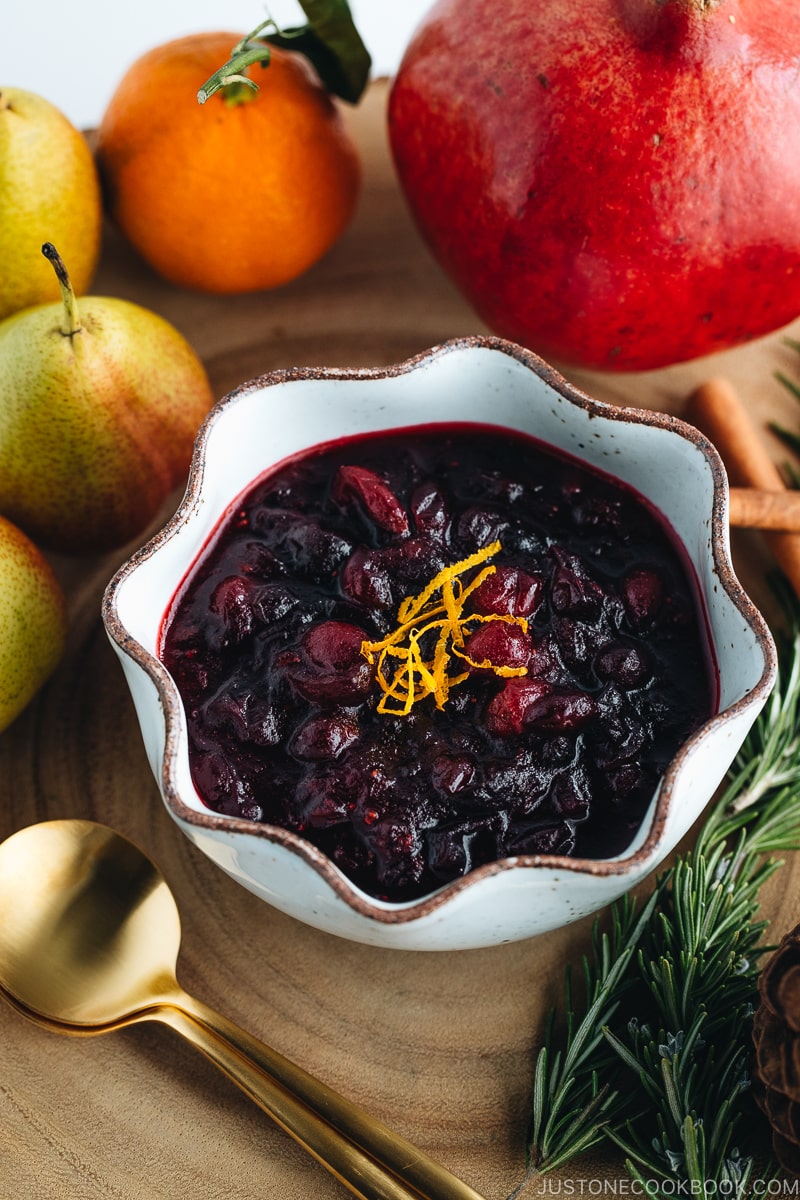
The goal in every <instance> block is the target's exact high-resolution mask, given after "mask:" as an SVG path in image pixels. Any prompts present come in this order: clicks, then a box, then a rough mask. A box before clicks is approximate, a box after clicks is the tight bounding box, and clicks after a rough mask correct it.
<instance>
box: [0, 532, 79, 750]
mask: <svg viewBox="0 0 800 1200" xmlns="http://www.w3.org/2000/svg"><path fill="white" fill-rule="evenodd" d="M66 629H67V617H66V606H65V604H64V596H63V593H62V591H61V587H60V585H59V583H58V580H57V579H56V577H55V575H54V574H53V571H52V568H51V567H50V564H49V563H48V562H47V560H46V558H45V557H44V556H43V555H42V553H41V551H40V550H39V549H38V548H37V547H36V546H35V545H34V544H33V542H32V541H30V539H29V538H27V537H25V535H24V533H22V532H21V530H19V529H17V527H16V526H15V525H12V524H11V522H10V521H6V520H5V518H4V517H0V729H5V728H6V727H7V726H8V725H10V724H11V722H12V721H13V720H14V718H15V717H17V716H18V715H19V713H21V712H22V710H23V708H25V706H26V705H27V703H28V702H29V701H30V700H32V699H33V697H34V696H35V694H36V692H38V690H39V688H40V687H41V686H42V684H43V683H44V682H45V680H46V679H47V678H48V677H49V676H50V674H51V673H52V672H53V671H54V670H55V668H56V666H57V665H58V662H59V660H60V658H61V654H62V652H63V649H64V637H65V634H66Z"/></svg>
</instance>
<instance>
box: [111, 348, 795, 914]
mask: <svg viewBox="0 0 800 1200" xmlns="http://www.w3.org/2000/svg"><path fill="white" fill-rule="evenodd" d="M465 349H466V350H468V349H483V350H495V351H499V352H500V353H502V354H505V355H507V356H509V357H510V358H513V359H515V360H516V361H517V362H519V363H521V364H522V365H523V366H525V367H527V368H528V369H529V370H530V371H531V372H533V374H534V375H536V376H538V377H539V378H540V379H541V380H543V381H544V382H545V383H547V384H548V385H549V386H550V387H551V388H552V389H553V390H554V391H555V392H556V393H557V394H558V395H560V396H561V397H562V398H563V399H564V400H566V401H567V402H568V403H570V404H572V405H574V406H576V407H579V408H582V409H584V410H585V411H586V412H588V413H589V414H592V415H597V416H602V417H604V418H606V419H610V420H614V421H620V422H621V423H623V424H638V425H649V426H654V427H656V428H659V429H666V430H669V431H671V432H673V433H676V434H678V435H679V436H680V437H682V438H684V439H685V440H686V441H689V442H691V443H692V444H693V445H694V446H695V447H696V448H697V449H698V450H699V451H700V452H701V453H702V455H703V456H704V458H705V459H706V461H707V463H708V465H709V468H710V470H711V474H712V479H713V505H712V514H711V552H712V558H713V563H714V570H715V572H716V574H717V577H718V579H719V582H720V585H721V587H722V589H723V590H724V592H725V593H726V594H727V595H728V598H729V599H730V600H731V602H732V603H733V605H734V606H735V608H736V609H737V610H738V612H739V613H740V614H741V616H742V618H743V619H744V621H745V622H746V624H747V625H749V627H750V629H751V631H752V633H753V635H754V637H755V640H756V642H757V644H758V646H759V647H760V649H761V652H762V654H763V657H764V670H763V672H762V674H761V678H760V679H759V681H758V683H757V684H756V686H755V687H754V688H753V689H752V690H751V691H750V692H749V693H748V694H747V695H746V696H744V697H742V698H741V699H740V700H738V701H737V702H736V703H735V704H733V705H731V706H730V707H729V708H727V709H725V710H724V712H721V713H717V714H715V715H714V716H713V717H711V718H710V719H709V720H708V721H706V722H705V724H704V725H702V726H701V728H700V729H698V730H697V731H696V732H695V733H694V734H693V735H692V736H691V737H690V738H689V739H688V740H687V742H685V743H684V745H683V746H682V747H681V749H680V750H679V751H678V753H677V754H676V755H675V757H674V758H673V759H672V761H671V763H670V765H669V767H668V768H667V770H666V772H665V773H664V776H663V778H662V782H661V787H660V790H659V793H658V799H657V802H656V806H655V811H654V813H653V818H652V821H651V824H650V828H649V831H648V833H647V836H646V838H645V840H644V841H643V842H642V844H641V845H640V846H639V848H638V850H636V851H635V853H633V854H631V855H629V856H628V857H627V858H618V859H613V860H603V859H599V860H594V859H584V858H572V857H569V856H565V855H550V856H548V855H519V856H516V857H514V858H506V859H499V860H498V861H496V862H492V863H486V864H485V865H483V866H481V867H477V868H476V869H475V870H473V871H471V872H470V873H469V874H468V875H465V876H463V877H461V878H459V879H457V880H454V881H453V882H452V883H450V884H447V885H446V886H445V887H443V888H441V889H440V890H439V891H436V892H433V893H432V894H430V895H428V896H424V897H422V899H420V900H417V901H412V902H410V903H408V902H407V903H402V904H389V903H384V902H382V901H374V900H372V899H371V898H370V897H369V896H367V895H366V894H365V893H363V892H361V891H359V890H358V889H356V888H355V887H354V885H353V884H351V883H350V881H349V880H348V879H347V878H346V877H345V876H344V875H343V874H342V873H341V872H340V871H339V870H338V868H337V867H335V866H334V864H333V863H332V862H331V861H330V859H329V858H327V856H326V855H325V854H323V853H322V852H321V851H320V850H318V849H317V848H316V847H315V846H312V845H311V844H310V843H309V842H307V841H305V840H304V839H303V838H301V837H299V836H298V835H297V834H294V833H291V832H289V831H288V830H285V829H281V828H279V827H278V826H274V825H266V824H253V823H252V822H250V821H245V820H243V819H241V818H237V817H226V816H221V815H220V814H217V813H214V812H212V811H210V810H209V811H208V812H207V813H205V812H203V813H198V812H196V811H195V810H194V809H192V808H189V807H188V806H187V805H186V804H185V803H184V802H183V800H182V799H181V797H180V795H178V793H177V790H176V788H175V786H174V783H173V775H174V771H173V764H174V762H175V761H176V759H177V756H178V753H179V740H180V738H179V728H180V725H179V721H178V719H177V716H176V713H177V711H179V710H180V706H181V701H180V698H179V696H178V692H177V688H176V686H175V684H174V682H173V681H172V678H171V677H170V676H169V674H168V673H167V671H166V669H165V668H164V666H163V664H162V663H161V662H160V661H159V660H158V659H156V658H154V657H153V656H152V655H151V654H149V653H148V652H147V651H146V650H145V649H144V647H142V646H141V644H140V643H139V642H138V641H137V640H136V639H135V638H133V637H132V636H131V635H130V634H129V633H128V631H127V629H126V628H125V627H124V625H123V624H122V622H121V620H120V618H119V615H118V612H117V604H116V595H117V590H118V589H119V588H120V587H121V585H122V584H123V583H124V581H125V580H126V578H127V577H128V576H129V575H130V574H131V573H132V572H133V571H135V570H136V568H137V567H138V566H139V565H140V564H141V563H142V562H144V561H145V560H146V559H148V558H150V557H151V556H152V555H153V554H155V553H156V551H158V550H159V549H160V547H161V546H162V545H163V544H164V543H165V542H166V541H167V540H169V539H170V538H171V537H172V536H173V535H174V534H175V533H176V531H177V530H178V529H179V527H180V526H181V525H182V524H183V522H184V519H185V518H186V517H187V516H188V514H189V513H191V512H192V511H193V510H194V509H195V507H196V505H197V502H198V497H199V495H200V490H201V486H202V480H203V471H204V461H205V450H206V445H207V443H208V439H209V437H210V435H211V432H212V430H213V428H214V426H215V424H216V422H217V421H218V420H219V418H220V416H221V414H222V413H223V412H224V410H225V409H226V408H227V407H228V405H230V404H232V403H233V402H234V401H236V400H237V399H238V398H239V397H241V396H242V395H245V394H247V393H249V392H252V391H256V390H261V389H264V388H268V387H271V386H273V385H275V384H279V383H286V382H288V381H290V380H295V379H296V380H322V379H336V380H348V379H352V380H380V379H388V378H393V377H396V376H399V375H405V374H408V373H410V372H412V371H415V370H417V369H418V368H419V367H420V366H422V365H423V364H426V363H429V362H430V361H432V360H433V359H435V358H438V357H440V356H442V355H445V354H449V353H451V352H452V351H454V350H465ZM727 520H728V485H727V476H726V474H725V470H724V467H723V464H722V460H721V459H720V457H719V454H718V453H717V451H716V449H715V448H714V446H713V445H712V444H711V443H710V442H709V441H708V439H707V438H706V437H705V436H704V435H703V434H701V433H700V432H699V431H698V430H697V429H695V428H694V427H693V426H691V425H688V424H686V422H684V421H682V420H680V419H679V418H678V417H674V416H672V415H670V414H668V413H661V412H651V411H649V410H645V409H636V408H616V407H615V406H613V405H609V404H605V403H603V402H602V401H599V400H594V399H592V398H591V397H590V396H588V395H586V394H585V393H584V392H582V391H580V390H579V389H578V388H576V387H574V386H573V385H572V384H570V383H568V382H567V380H566V379H564V378H563V377H562V376H561V375H560V374H559V372H558V371H556V370H555V369H554V368H553V367H551V366H549V365H548V364H547V363H546V362H544V361H543V360H542V359H541V358H539V356H538V355H536V354H534V353H533V352H532V351H530V350H526V349H524V348H523V347H521V346H517V345H515V344H514V343H512V342H507V341H504V340H503V339H501V338H492V337H472V336H470V337H461V338H454V339H452V340H450V341H447V342H444V343H442V344H440V345H438V346H433V347H431V348H430V349H429V350H426V351H424V352H422V353H421V354H417V355H415V356H413V357H412V358H408V359H405V360H404V361H403V362H400V363H396V364H393V365H390V366H386V367H376V368H369V367H368V368H354V369H340V368H322V367H309V368H302V367H292V368H287V369H283V370H278V371H273V372H270V373H269V374H266V375H262V376H259V377H258V378H256V379H252V380H249V381H248V382H246V383H244V384H242V385H241V386H240V387H238V388H235V389H234V390H233V391H232V392H229V393H228V394H227V395H226V396H225V397H223V399H221V400H220V401H219V402H218V403H217V404H216V405H215V406H214V408H213V409H212V410H211V412H210V413H209V415H208V417H207V418H206V420H205V422H204V423H203V426H202V428H201V429H200V432H199V434H198V437H197V442H196V445H195V451H194V455H193V458H192V464H191V468H190V472H189V479H188V484H187V488H186V492H185V494H184V497H183V500H182V501H181V504H180V506H179V508H178V510H177V511H176V513H175V515H174V516H173V517H172V518H171V519H170V521H169V522H168V523H167V524H166V525H165V526H164V528H163V529H162V530H160V531H159V532H158V533H157V534H156V535H155V536H154V537H153V538H152V539H151V540H150V541H149V542H148V543H147V544H146V545H145V546H143V547H142V548H141V549H140V550H139V551H138V552H136V553H135V554H134V555H133V556H132V557H131V558H130V559H128V561H127V562H126V563H124V564H123V565H122V566H121V567H120V569H119V570H118V571H117V573H116V574H115V576H114V577H113V579H112V580H111V581H110V583H109V584H108V587H107V588H106V591H105V595H104V597H103V605H102V616H103V621H104V623H105V627H106V629H107V631H108V634H109V636H110V637H111V638H112V639H113V641H114V642H115V643H116V644H117V645H118V646H119V647H120V649H121V650H122V651H123V652H124V653H125V654H127V655H128V656H129V657H130V658H131V659H132V660H133V661H134V662H136V663H138V665H139V666H140V667H141V668H142V669H143V670H144V671H145V672H146V673H147V675H149V676H150V678H151V679H152V680H153V682H154V684H155V686H156V688H157V691H158V695H159V698H160V700H161V703H162V705H163V709H164V716H165V725H166V739H165V747H164V762H163V769H162V790H163V794H164V797H165V800H166V803H167V804H168V806H169V807H170V809H171V810H172V812H173V813H174V814H175V815H176V816H177V817H178V818H180V819H181V820H182V821H185V822H187V823H188V824H190V825H195V826H199V827H201V828H204V829H207V830H209V831H225V832H226V833H233V834H242V835H244V836H247V837H255V838H262V839H266V840H267V841H270V842H272V843H274V844H277V845H280V846H284V847H285V848H286V849H288V850H290V851H292V852H293V853H294V854H297V855H299V856H300V857H301V858H302V859H304V860H305V861H306V862H307V863H308V864H309V865H310V866H311V867H313V869H314V870H315V871H317V872H318V874H319V875H321V876H322V878H323V879H324V880H325V881H326V882H327V883H328V884H329V885H330V887H331V888H332V890H333V891H334V892H335V893H336V895H337V896H338V897H339V898H340V899H341V900H343V901H344V902H345V904H347V905H348V907H350V908H352V909H354V910H355V911H356V912H357V913H359V914H360V915H361V916H364V917H367V918H370V919H371V920H374V921H377V922H379V923H381V924H384V925H393V924H403V923H408V922H411V921H416V920H419V919H420V918H422V917H426V916H429V915H430V914H431V913H433V912H434V911H436V910H437V909H440V908H442V907H443V906H445V905H447V904H448V903H450V901H452V900H453V899H454V898H455V897H456V896H457V895H459V893H461V892H463V891H465V890H466V889H467V888H473V887H475V886H476V885H477V884H479V883H480V882H481V881H482V880H485V879H488V878H489V877H491V876H493V875H498V874H500V873H501V872H504V871H511V870H518V869H519V868H546V869H548V870H559V871H570V872H573V873H575V874H582V875H590V876H594V877H596V878H600V877H613V876H623V875H627V874H633V875H636V874H637V868H638V867H640V866H646V864H647V863H648V862H649V861H650V860H651V858H653V856H654V855H655V853H656V851H657V849H658V846H659V844H660V842H661V839H662V836H663V832H664V826H665V823H666V818H667V813H668V811H669V807H670V802H671V799H672V793H673V789H674V786H675V780H676V777H677V776H678V774H679V773H680V771H681V770H682V768H683V765H684V763H685V762H686V760H687V758H688V757H689V755H690V754H691V752H692V750H693V748H694V747H695V746H696V745H697V743H698V742H700V741H702V739H703V738H704V737H705V736H706V735H707V734H708V733H709V732H711V731H712V730H715V729H716V728H718V727H719V726H721V725H725V724H726V723H728V722H729V721H731V720H733V719H734V718H735V717H736V716H737V715H738V714H739V712H740V711H742V710H743V709H745V708H748V707H750V706H751V705H752V704H753V703H754V702H758V701H762V702H763V701H765V700H766V698H767V696H768V695H769V692H770V691H771V689H772V686H773V684H774V681H775V678H776V672H777V656H776V651H775V645H774V642H773V640H772V636H771V634H770V631H769V628H768V626H767V624H766V621H765V620H764V618H763V617H762V615H761V613H760V612H759V611H758V609H757V608H756V607H755V605H754V604H753V603H752V601H751V600H750V598H749V596H748V595H747V594H746V593H745V591H744V589H743V588H742V586H741V584H740V583H739V581H738V579H737V577H736V575H735V573H734V570H733V565H732V563H731V561H730V558H729V554H728V549H727V536H726V533H727Z"/></svg>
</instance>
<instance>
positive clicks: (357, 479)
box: [333, 466, 408, 535]
mask: <svg viewBox="0 0 800 1200" xmlns="http://www.w3.org/2000/svg"><path fill="white" fill-rule="evenodd" d="M333 498H334V500H338V501H339V502H340V503H345V502H347V501H348V500H351V499H355V500H357V501H358V502H359V503H360V504H361V505H362V506H363V507H364V509H365V510H366V513H367V515H368V516H369V518H370V520H372V521H374V523H375V524H376V525H377V526H378V528H379V529H385V530H386V531H387V532H388V533H395V534H398V535H402V534H406V533H408V515H407V513H406V511H405V509H404V508H403V507H402V505H401V504H400V501H399V500H398V499H397V496H395V494H394V492H393V491H392V489H391V488H390V487H389V485H388V484H387V483H385V482H384V480H383V479H381V478H380V476H379V475H376V474H375V472H374V471H368V470H367V469H366V467H354V466H342V467H339V470H338V471H337V473H336V478H335V479H334V481H333Z"/></svg>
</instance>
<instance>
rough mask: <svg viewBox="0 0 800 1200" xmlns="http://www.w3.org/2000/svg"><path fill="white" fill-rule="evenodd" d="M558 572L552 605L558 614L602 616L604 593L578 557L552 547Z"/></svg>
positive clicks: (552, 582)
mask: <svg viewBox="0 0 800 1200" xmlns="http://www.w3.org/2000/svg"><path fill="white" fill-rule="evenodd" d="M550 554H551V555H552V557H553V559H554V560H555V564H556V565H555V569H554V571H553V574H552V576H551V577H550V602H551V604H552V605H553V608H554V609H555V610H556V612H557V613H568V614H569V615H570V616H574V617H583V618H587V617H588V618H592V617H596V616H597V615H598V613H599V612H600V606H601V605H602V602H603V596H604V592H603V589H602V587H601V586H600V584H599V583H598V582H597V580H596V579H593V578H592V577H591V575H590V574H589V573H588V571H587V570H586V566H585V564H584V563H583V562H582V560H581V559H580V558H579V557H578V555H577V554H571V553H570V552H569V551H567V550H565V549H563V547H561V546H551V547H550Z"/></svg>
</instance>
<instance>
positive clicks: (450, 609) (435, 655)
mask: <svg viewBox="0 0 800 1200" xmlns="http://www.w3.org/2000/svg"><path fill="white" fill-rule="evenodd" d="M500 549H501V546H500V542H492V543H491V545H489V546H485V547H484V548H483V549H482V550H478V551H477V552H476V553H475V554H471V555H470V556H469V558H465V559H462V560H461V562H457V563H454V564H453V566H451V567H445V568H444V569H443V570H441V571H440V572H439V573H438V575H435V576H434V577H433V579H432V580H431V581H430V583H429V584H428V585H427V587H425V588H424V589H423V590H422V591H421V592H420V594H419V595H418V596H407V597H406V598H405V599H404V600H403V601H402V603H401V604H400V607H399V608H398V610H397V628H396V629H394V630H392V632H391V633H390V634H388V635H387V636H386V637H385V638H383V639H382V640H381V641H378V642H366V641H365V642H362V643H361V653H362V654H363V655H364V657H365V658H366V659H367V661H368V662H369V663H371V664H372V665H374V666H375V676H376V679H377V680H378V683H379V685H380V687H381V690H382V691H383V693H384V694H383V696H382V697H381V699H380V700H379V702H378V712H380V713H387V714H390V715H392V716H398V717H404V716H407V715H408V714H409V713H410V712H411V709H412V707H413V706H414V704H416V703H417V702H418V701H420V700H423V699H424V698H425V697H426V696H433V697H434V700H435V701H436V707H437V708H444V705H445V703H446V702H447V697H448V695H449V693H450V688H451V687H454V686H455V685H456V684H459V683H463V681H464V680H465V679H467V678H469V671H468V670H467V671H460V672H459V673H457V674H455V675H451V674H449V673H448V669H449V666H450V660H451V656H452V655H455V656H456V657H457V658H460V659H462V660H463V662H464V663H465V664H466V665H467V666H468V667H476V668H480V669H482V670H491V671H494V673H495V674H496V675H502V676H504V677H509V676H511V675H525V674H526V673H527V669H528V668H527V667H507V666H495V664H494V663H492V662H490V661H489V659H484V660H483V661H481V662H475V661H474V660H473V659H471V658H470V656H469V655H468V654H467V653H466V651H465V650H464V649H463V646H464V640H465V638H467V637H469V635H470V634H471V633H472V632H474V630H473V629H472V628H471V627H472V626H473V625H476V624H479V623H481V622H486V621H503V622H505V624H510V625H519V626H520V628H521V629H522V631H523V632H524V633H527V630H528V622H527V621H526V620H525V618H524V617H515V616H511V615H508V614H505V613H489V614H485V615H484V614H482V613H469V614H465V613H464V611H463V609H464V604H465V602H466V600H467V599H468V597H469V596H470V595H471V594H472V593H473V592H474V591H475V589H476V588H477V587H479V586H480V585H481V584H482V583H483V581H484V579H486V578H487V577H488V576H489V575H493V574H494V572H495V568H494V567H493V566H487V567H484V568H483V570H482V571H479V572H478V573H477V575H475V577H474V579H472V580H471V581H470V582H469V583H468V584H467V585H466V586H465V585H464V584H463V583H462V581H461V578H460V576H462V575H463V574H464V573H465V572H466V571H469V570H471V569H472V568H473V567H478V566H480V565H481V563H485V562H486V560H487V559H489V558H493V557H494V555H495V554H497V553H498V551H499V550H500ZM423 638H426V640H427V643H428V651H427V657H426V655H425V653H424V652H423V648H422V646H421V644H420V643H421V641H422V639H423ZM434 638H435V640H433V639H434ZM432 641H433V645H432V647H431V642H432ZM391 663H394V664H396V665H395V670H394V673H393V674H392V675H391V678H389V674H388V673H387V669H388V668H389V666H390V664H391Z"/></svg>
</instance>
